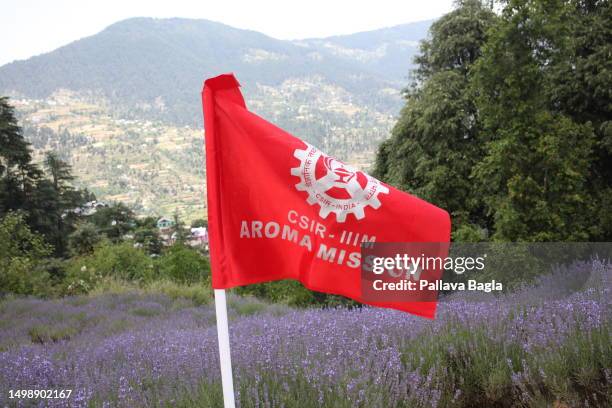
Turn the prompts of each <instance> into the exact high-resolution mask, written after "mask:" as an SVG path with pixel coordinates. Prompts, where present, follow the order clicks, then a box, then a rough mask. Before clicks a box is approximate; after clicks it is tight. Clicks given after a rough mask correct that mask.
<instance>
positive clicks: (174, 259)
mask: <svg viewBox="0 0 612 408" xmlns="http://www.w3.org/2000/svg"><path fill="white" fill-rule="evenodd" d="M159 273H160V275H161V276H162V277H164V278H170V279H172V280H173V281H175V282H178V283H197V282H202V281H203V280H204V279H205V278H207V277H208V276H210V265H209V263H208V260H207V259H206V257H204V256H203V255H202V254H200V253H199V252H198V251H196V250H195V249H193V248H190V247H188V246H186V245H184V244H183V243H181V242H177V243H175V244H174V245H172V246H171V247H170V248H168V249H167V250H166V251H165V252H164V254H163V255H162V256H161V258H160V259H159Z"/></svg>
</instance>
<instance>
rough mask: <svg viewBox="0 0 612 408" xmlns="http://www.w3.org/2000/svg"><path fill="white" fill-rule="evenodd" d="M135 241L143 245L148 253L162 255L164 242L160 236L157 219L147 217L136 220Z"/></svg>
mask: <svg viewBox="0 0 612 408" xmlns="http://www.w3.org/2000/svg"><path fill="white" fill-rule="evenodd" d="M134 241H135V242H136V243H138V244H140V245H142V247H143V248H144V250H145V251H146V252H147V253H149V254H155V255H159V254H160V252H161V250H162V247H163V242H162V240H161V237H160V236H159V230H158V229H157V220H156V218H155V217H145V218H141V219H137V220H136V230H135V231H134Z"/></svg>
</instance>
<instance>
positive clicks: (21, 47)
mask: <svg viewBox="0 0 612 408" xmlns="http://www.w3.org/2000/svg"><path fill="white" fill-rule="evenodd" d="M3 3H4V4H3V5H2V13H1V14H0V50H1V52H0V65H3V64H6V63H8V62H11V61H13V60H16V59H26V58H29V57H31V56H33V55H38V54H41V53H44V52H48V51H52V50H53V49H55V48H57V47H60V46H62V45H65V44H68V43H69V42H71V41H74V40H77V39H79V38H83V37H86V36H89V35H92V34H95V33H97V32H99V31H101V30H102V29H104V28H105V27H106V26H108V25H110V24H112V23H114V22H116V21H119V20H122V19H125V18H129V17H140V16H146V17H188V18H206V19H209V20H214V21H219V22H222V23H225V24H228V25H231V26H234V27H238V28H247V29H251V30H256V31H260V32H262V33H264V34H267V35H270V36H272V37H276V38H280V39H296V38H307V37H323V36H329V35H335V34H348V33H353V32H357V31H364V30H372V29H376V28H381V27H388V26H392V25H396V24H402V23H408V22H412V21H419V20H426V19H431V18H435V17H439V16H440V15H442V14H444V13H446V12H448V11H450V10H451V8H452V3H453V2H452V0H427V1H414V0H412V1H410V0H369V1H358V0H353V1H346V0H336V1H334V0H306V1H304V0H302V1H300V2H294V1H289V0H285V1H278V0H264V1H256V0H252V1H244V0H215V1H209V0H200V1H193V0H170V1H168V0H166V1H154V0H149V1H145V0H81V1H78V0H53V1H48V0H13V1H11V0H3Z"/></svg>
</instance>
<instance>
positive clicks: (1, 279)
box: [0, 212, 51, 295]
mask: <svg viewBox="0 0 612 408" xmlns="http://www.w3.org/2000/svg"><path fill="white" fill-rule="evenodd" d="M50 253H51V249H50V248H49V246H48V245H46V244H45V243H44V241H43V240H42V238H41V237H40V236H39V235H37V234H35V233H33V232H32V231H31V230H30V228H29V226H28V225H27V223H26V221H25V217H24V215H23V214H21V213H14V212H9V213H7V214H6V215H4V217H2V218H1V219H0V290H1V291H2V292H4V291H6V292H11V293H15V294H19V295H45V294H47V293H48V287H49V285H50V276H49V273H48V272H47V271H45V270H44V269H42V268H39V265H40V262H41V259H42V258H44V257H46V256H48V255H49V254H50Z"/></svg>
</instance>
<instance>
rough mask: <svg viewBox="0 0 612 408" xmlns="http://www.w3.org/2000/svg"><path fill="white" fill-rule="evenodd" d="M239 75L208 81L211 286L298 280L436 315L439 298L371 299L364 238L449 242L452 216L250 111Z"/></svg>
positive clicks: (310, 286)
mask: <svg viewBox="0 0 612 408" xmlns="http://www.w3.org/2000/svg"><path fill="white" fill-rule="evenodd" d="M239 86H240V85H239V84H238V81H237V80H236V78H235V77H234V76H233V75H232V74H226V75H220V76H218V77H215V78H211V79H208V80H206V81H205V83H204V90H203V92H202V103H203V107H204V118H205V135H206V171H207V174H206V180H207V195H208V225H209V238H210V241H209V242H210V257H211V268H212V284H213V288H215V289H227V288H232V287H235V286H242V285H248V284H254V283H260V282H267V281H273V280H280V279H295V280H298V281H300V282H301V283H302V284H303V285H304V286H305V287H307V288H308V289H311V290H315V291H319V292H325V293H332V294H338V295H343V296H346V297H349V298H352V299H355V300H357V301H360V302H363V303H369V304H373V305H375V306H381V307H389V308H394V309H399V310H404V311H408V312H411V313H414V314H418V315H421V316H425V317H433V316H434V314H435V308H436V302H435V301H430V302H371V301H367V299H365V300H364V298H363V296H362V293H361V284H362V282H361V252H360V249H361V243H362V242H372V241H376V242H438V243H439V242H448V241H449V238H450V219H449V216H448V213H446V212H445V211H444V210H441V209H439V208H437V207H435V206H433V205H431V204H429V203H427V202H425V201H423V200H421V199H419V198H416V197H414V196H412V195H410V194H407V193H405V192H402V191H399V190H397V189H395V188H393V187H391V186H388V185H386V184H384V183H381V182H380V181H378V180H376V179H375V178H373V177H371V176H369V175H367V174H365V173H364V172H361V171H358V170H356V169H354V168H353V167H351V166H349V165H346V164H344V163H342V162H340V161H338V160H336V159H334V158H333V157H330V156H328V155H326V154H325V153H323V152H321V151H320V150H318V149H317V148H315V147H313V146H310V145H309V144H307V143H305V142H303V141H302V140H300V139H298V138H296V137H294V136H292V135H291V134H289V133H287V132H285V131H284V130H282V129H280V128H278V127H276V126H274V125H273V124H271V123H269V122H267V121H265V120H264V119H262V118H260V117H259V116H257V115H255V114H253V113H251V112H250V111H249V110H247V108H246V105H245V102H244V98H243V97H242V94H241V93H240V90H239Z"/></svg>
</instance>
